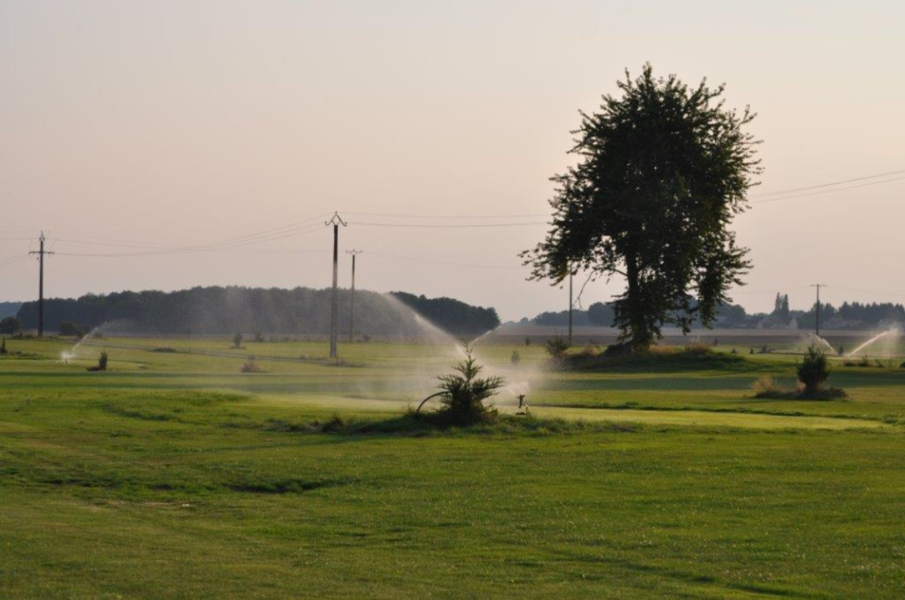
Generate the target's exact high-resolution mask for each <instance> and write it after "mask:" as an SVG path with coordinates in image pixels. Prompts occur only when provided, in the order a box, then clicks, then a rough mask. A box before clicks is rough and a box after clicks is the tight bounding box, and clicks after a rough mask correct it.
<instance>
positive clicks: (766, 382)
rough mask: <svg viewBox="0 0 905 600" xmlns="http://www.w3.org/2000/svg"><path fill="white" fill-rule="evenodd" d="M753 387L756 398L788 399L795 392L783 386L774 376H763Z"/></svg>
mask: <svg viewBox="0 0 905 600" xmlns="http://www.w3.org/2000/svg"><path fill="white" fill-rule="evenodd" d="M751 387H752V389H753V390H754V397H755V398H787V397H789V395H790V394H792V393H793V392H794V391H795V390H789V389H786V388H784V387H783V386H781V385H780V384H779V383H778V382H777V381H776V380H775V379H773V376H772V375H763V376H761V377H760V378H759V379H758V380H757V381H755V382H754V385H753V386H751Z"/></svg>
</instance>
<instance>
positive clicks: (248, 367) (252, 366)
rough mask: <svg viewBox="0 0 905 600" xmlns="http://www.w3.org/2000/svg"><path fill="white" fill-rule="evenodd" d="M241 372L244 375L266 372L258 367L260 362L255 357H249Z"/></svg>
mask: <svg viewBox="0 0 905 600" xmlns="http://www.w3.org/2000/svg"><path fill="white" fill-rule="evenodd" d="M241 371H242V372H243V373H263V372H264V371H263V370H262V369H261V367H260V366H258V361H257V359H255V357H254V356H249V357H248V358H247V359H245V363H244V364H243V365H242V369H241Z"/></svg>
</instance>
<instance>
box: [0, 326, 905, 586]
mask: <svg viewBox="0 0 905 600" xmlns="http://www.w3.org/2000/svg"><path fill="white" fill-rule="evenodd" d="M136 342H137V343H143V344H146V345H147V347H149V348H154V347H162V346H165V345H166V346H173V347H177V346H179V345H180V343H179V341H178V340H166V342H161V341H154V340H146V341H142V340H136ZM111 343H112V341H111ZM13 344H14V346H15V345H19V346H20V347H19V348H18V349H19V350H22V351H25V352H29V353H35V354H38V355H42V356H45V357H56V356H58V355H59V352H60V350H61V349H63V348H64V347H66V346H64V345H63V344H61V343H55V342H16V341H14V342H13ZM218 344H219V345H220V346H222V345H225V344H224V342H223V341H222V340H214V341H208V342H205V341H203V340H193V341H192V342H191V345H192V347H193V348H195V349H198V350H202V351H204V350H205V349H206V348H208V349H209V348H215V347H217V345H218ZM273 345H274V346H280V347H281V348H283V350H282V351H284V352H285V353H286V354H287V355H291V356H295V355H301V354H302V353H307V354H309V355H312V356H319V355H320V354H322V353H323V347H319V346H313V345H312V346H311V347H308V346H305V345H304V344H297V345H296V347H294V348H293V347H291V346H292V344H288V343H287V344H273ZM284 346H285V347H284ZM343 350H344V354H345V355H347V356H349V357H350V360H354V361H355V362H357V363H360V364H361V365H362V366H360V367H357V368H351V369H337V368H335V367H328V366H325V365H323V364H318V363H316V362H314V361H299V362H279V361H272V362H265V359H261V360H262V364H264V365H266V371H267V373H260V374H255V373H249V374H242V373H240V372H239V371H240V367H241V365H242V363H243V362H244V360H245V356H246V354H248V352H246V353H243V354H237V356H235V357H231V358H228V357H213V356H204V355H190V354H179V353H170V352H166V353H159V352H158V353H155V352H151V351H147V350H138V349H130V350H126V349H113V348H108V352H110V359H111V360H110V368H111V369H112V371H110V372H108V373H88V372H87V371H85V369H84V365H83V364H82V363H85V364H91V363H93V362H95V361H96V355H93V354H90V353H89V354H86V355H85V356H84V357H83V358H81V359H80V360H79V361H76V363H73V364H69V365H65V364H61V363H58V362H56V361H55V360H50V359H46V360H34V359H32V360H17V359H10V358H4V359H3V360H0V506H2V507H3V509H2V510H0V591H2V593H0V595H2V596H3V597H51V598H52V597H61V598H63V597H65V598H73V597H75V598H97V597H118V596H125V597H155V598H156V597H165V598H197V597H236V596H242V597H256V598H275V597H315V596H316V597H335V598H348V597H387V598H413V597H418V598H421V597H426V596H435V597H471V598H474V597H481V598H483V597H513V596H516V597H536V598H547V597H553V596H555V597H617V598H618V597H625V598H636V597H676V596H685V597H702V598H713V597H739V598H743V597H752V596H756V595H779V596H789V597H839V598H848V597H861V596H866V595H871V596H872V597H878V598H897V597H901V596H902V595H903V593H905V583H903V582H905V573H903V566H902V565H903V564H905V542H903V540H905V525H903V523H905V518H903V517H905V493H903V492H905V473H903V467H902V465H903V464H905V428H903V425H902V424H901V421H900V419H901V415H902V413H903V405H905V388H903V384H905V377H903V374H902V373H900V372H897V371H893V370H883V369H879V368H864V369H860V368H859V369H845V370H843V369H842V368H840V369H837V370H836V371H835V372H834V374H833V375H832V376H831V379H830V383H832V384H833V385H837V386H839V387H844V388H846V389H847V390H848V391H849V392H850V395H851V399H849V400H845V401H826V402H794V401H759V400H756V399H754V398H753V394H752V392H751V389H750V388H751V383H752V381H753V380H754V379H755V378H756V377H757V376H759V375H760V374H761V373H762V372H765V371H769V372H771V373H773V374H774V375H775V376H776V377H777V378H778V379H780V380H783V379H788V378H791V377H794V375H793V371H794V359H791V358H788V357H764V358H761V357H758V358H757V359H756V360H757V361H758V362H757V368H755V369H749V368H748V366H743V367H741V368H740V369H735V368H734V367H733V368H728V369H727V368H715V367H712V365H711V367H708V368H704V369H699V368H689V369H686V370H673V371H672V372H669V373H666V374H664V373H659V372H651V371H645V370H643V369H633V370H631V371H630V372H629V371H628V370H625V371H622V372H579V373H557V372H544V373H543V374H542V375H538V374H537V373H535V371H536V368H537V367H538V366H539V365H541V364H542V363H543V362H544V360H545V358H544V356H543V354H542V351H539V352H535V351H533V350H530V349H529V350H522V352H523V364H522V365H521V366H520V367H519V369H520V370H521V371H516V370H509V371H507V374H509V375H510V377H518V375H519V373H520V372H524V374H525V376H526V377H527V375H528V373H529V372H530V373H531V374H532V377H533V379H532V387H531V391H530V393H529V403H531V404H532V406H535V407H536V411H537V413H538V416H537V417H535V418H521V417H508V416H505V415H504V418H503V419H502V420H501V422H500V423H498V424H496V425H493V426H484V427H481V428H478V429H475V430H467V431H462V430H455V429H452V430H436V429H431V428H425V427H424V425H423V423H418V422H413V421H412V420H411V419H409V418H407V417H406V416H405V414H404V412H403V409H404V406H405V404H406V401H407V399H411V397H414V396H415V395H416V392H419V391H420V390H421V389H422V388H421V387H420V386H428V387H429V386H430V385H431V384H430V376H432V375H435V374H437V373H439V372H441V371H442V370H443V369H444V368H445V367H446V366H447V365H448V364H449V362H450V357H449V356H448V355H443V354H442V353H434V352H433V351H432V350H431V351H428V350H427V349H425V348H424V347H418V346H408V345H398V346H393V345H377V344H368V345H365V344H361V345H356V346H354V347H349V348H346V349H343ZM94 351H99V348H97V349H93V350H92V352H94ZM254 354H255V355H256V356H259V357H260V356H266V355H267V352H264V351H263V350H261V349H254ZM509 354H511V348H506V347H499V348H493V347H491V348H487V349H486V350H485V351H484V354H483V356H484V359H485V360H486V361H488V362H489V363H491V365H501V366H505V365H506V363H507V362H508V358H509ZM745 360H749V359H748V357H745ZM425 370H426V371H427V374H426V376H425V373H424V372H422V371H425ZM540 405H544V406H543V407H541V406H540ZM566 405H568V406H575V407H579V409H571V408H570V409H565V408H563V409H558V408H557V406H566ZM608 406H611V407H617V408H618V410H619V411H620V412H622V413H625V414H627V415H641V416H644V415H647V414H653V415H654V417H655V418H653V419H642V418H641V416H638V417H637V418H638V419H639V421H643V424H639V423H632V422H631V417H630V418H629V420H621V421H619V422H614V421H607V420H592V419H590V418H580V419H579V420H576V419H574V418H561V417H557V416H556V415H557V414H558V413H556V412H555V411H556V410H561V411H563V412H562V413H561V414H568V415H569V416H570V417H571V416H572V415H574V414H578V415H583V414H587V413H588V412H592V411H584V412H581V410H580V408H581V407H593V408H597V409H600V408H605V407H608ZM573 410H577V413H573V412H569V411H573ZM543 411H552V412H547V413H545V414H543V415H541V412H543ZM683 411H696V412H707V411H713V412H714V413H716V412H719V413H720V414H722V415H726V418H727V419H728V420H727V421H726V425H724V426H719V427H717V426H712V425H711V426H701V425H695V424H688V425H681V426H680V425H676V424H674V423H672V422H668V421H667V420H666V419H665V418H664V419H659V420H658V418H656V417H657V416H658V414H659V413H660V412H663V413H681V412H683ZM758 411H763V413H764V414H768V415H772V414H781V415H787V416H788V417H789V418H788V419H786V420H784V421H782V422H783V423H784V424H783V425H782V427H781V428H776V427H771V426H770V425H769V422H768V421H765V422H763V424H760V423H759V424H758V426H757V427H754V428H742V425H743V424H745V423H746V420H749V419H756V418H758V414H759V412H758ZM642 413H643V414H644V415H642ZM817 416H832V418H834V419H839V420H842V421H845V420H846V419H849V420H851V419H852V418H853V417H857V418H862V419H865V420H866V421H867V422H870V423H875V424H879V425H882V426H881V427H878V428H875V429H870V430H868V429H863V428H857V427H856V428H853V429H847V430H841V431H830V430H823V429H820V428H817V429H814V428H809V427H807V426H805V425H804V423H806V422H810V421H808V419H812V418H814V417H817ZM796 419H798V420H800V422H801V423H802V426H801V427H795V426H794V424H795V423H796ZM790 424H791V425H790Z"/></svg>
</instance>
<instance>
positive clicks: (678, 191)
mask: <svg viewBox="0 0 905 600" xmlns="http://www.w3.org/2000/svg"><path fill="white" fill-rule="evenodd" d="M618 86H619V89H620V90H621V94H620V95H619V96H618V97H615V96H611V95H607V96H604V97H603V104H602V105H601V107H600V110H599V111H598V112H597V113H594V114H586V113H581V117H582V120H581V126H580V127H579V129H578V130H576V131H574V132H573V134H574V135H575V136H576V138H575V146H574V148H573V149H572V150H571V153H573V154H576V155H578V156H579V161H578V164H577V165H575V166H573V167H570V168H569V169H568V171H567V172H566V173H565V174H562V175H557V176H555V177H553V178H552V181H554V182H555V183H556V194H555V196H554V198H553V199H552V200H551V201H550V205H551V206H552V207H553V211H554V213H553V221H552V228H551V229H550V231H549V232H548V234H547V237H546V239H545V240H544V241H543V242H542V243H540V244H538V245H537V247H536V248H535V249H534V250H530V251H526V252H525V253H523V254H522V256H523V257H524V258H525V261H526V264H528V265H530V266H532V267H533V270H532V279H536V280H541V279H547V280H552V281H553V283H554V284H559V283H561V282H562V281H563V280H564V279H565V278H566V277H568V276H569V273H570V272H577V271H579V270H582V271H588V272H590V273H591V274H592V276H604V277H606V278H611V277H612V276H614V275H621V276H623V277H624V278H625V281H626V289H625V292H624V293H623V294H622V295H620V296H618V297H617V298H616V300H615V301H614V302H613V303H612V307H613V309H614V311H615V315H616V318H615V324H616V325H617V326H618V327H619V328H620V329H621V330H622V336H621V341H622V342H623V343H624V345H625V347H626V348H630V349H633V350H644V349H647V348H648V347H649V346H650V345H651V344H652V343H653V342H654V341H655V340H656V339H658V338H659V337H661V328H662V327H663V326H664V325H666V324H673V325H677V326H679V327H681V328H682V329H683V331H685V332H686V333H687V332H688V331H689V330H690V327H691V325H692V324H693V323H694V322H695V320H696V319H700V321H701V322H703V323H704V324H710V323H712V322H713V320H714V319H715V318H716V313H717V308H718V307H719V306H720V304H722V303H724V302H728V301H729V300H730V299H729V298H728V297H727V291H728V289H729V288H730V287H731V286H732V285H733V284H740V283H741V281H740V277H741V276H742V275H743V274H744V273H745V272H746V270H747V269H748V268H749V267H750V263H749V262H748V261H747V260H746V258H745V255H746V253H747V249H745V248H741V247H738V246H736V243H735V235H734V233H732V232H731V231H730V230H729V225H730V224H731V222H732V220H733V218H734V217H735V216H736V215H737V214H739V213H740V212H742V211H743V210H744V208H745V204H746V192H747V190H748V189H749V188H750V187H751V186H752V185H754V182H753V181H752V177H754V176H756V175H757V174H759V173H760V172H761V168H760V166H759V161H758V160H757V159H756V157H755V149H756V148H755V147H756V145H757V144H758V143H759V142H758V141H757V140H755V139H754V138H753V137H752V136H751V134H749V133H747V132H746V131H744V129H745V126H746V125H748V123H750V122H751V120H752V119H753V118H754V114H753V113H752V112H751V111H750V110H749V109H748V108H746V109H745V110H744V111H742V112H741V113H738V112H736V111H734V110H729V109H727V108H725V107H724V105H723V101H722V100H721V99H720V96H721V95H722V93H723V86H719V87H717V88H715V89H713V88H709V87H707V84H706V80H705V81H703V82H702V83H701V84H700V85H699V86H697V87H695V88H689V87H688V86H687V85H685V84H684V83H682V82H681V81H679V80H678V79H677V78H676V77H675V76H674V75H670V76H669V77H666V78H656V77H654V74H653V69H652V67H651V66H650V65H649V64H648V65H645V67H644V70H643V72H642V73H641V75H640V77H638V78H637V79H632V78H631V76H630V75H629V73H628V72H626V79H625V81H621V82H619V83H618Z"/></svg>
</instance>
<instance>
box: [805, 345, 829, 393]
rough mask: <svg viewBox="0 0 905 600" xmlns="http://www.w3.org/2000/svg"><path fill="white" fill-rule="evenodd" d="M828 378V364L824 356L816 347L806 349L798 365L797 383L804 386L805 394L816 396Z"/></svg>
mask: <svg viewBox="0 0 905 600" xmlns="http://www.w3.org/2000/svg"><path fill="white" fill-rule="evenodd" d="M829 376H830V364H829V361H828V360H827V358H826V355H825V354H824V353H823V352H821V351H820V350H818V349H817V347H816V346H813V345H812V346H810V347H808V351H807V353H805V355H804V358H803V359H802V361H801V364H799V365H798V381H800V382H801V383H802V385H804V393H805V394H811V395H813V394H816V393H817V392H819V391H820V390H821V388H822V387H823V384H824V383H825V382H826V380H827V379H828V378H829Z"/></svg>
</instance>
